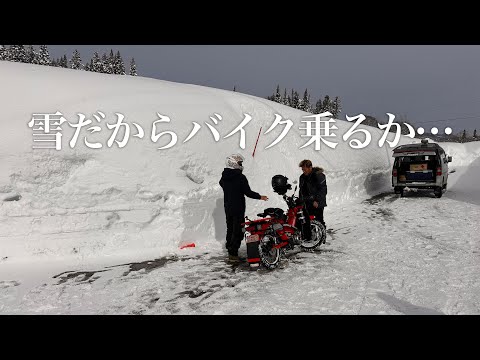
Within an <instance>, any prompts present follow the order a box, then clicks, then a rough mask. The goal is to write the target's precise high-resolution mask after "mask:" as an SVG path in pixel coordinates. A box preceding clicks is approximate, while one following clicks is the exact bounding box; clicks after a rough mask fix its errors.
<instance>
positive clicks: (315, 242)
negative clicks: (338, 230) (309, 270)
mask: <svg viewBox="0 0 480 360" xmlns="http://www.w3.org/2000/svg"><path fill="white" fill-rule="evenodd" d="M310 228H311V229H312V238H313V239H312V240H309V241H306V240H302V242H301V243H300V247H302V249H304V250H313V249H315V248H317V247H318V246H320V245H321V244H322V243H324V242H325V238H326V236H327V232H326V229H325V227H324V226H323V225H322V224H321V223H320V222H318V221H317V220H311V221H310Z"/></svg>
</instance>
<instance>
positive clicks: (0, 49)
mask: <svg viewBox="0 0 480 360" xmlns="http://www.w3.org/2000/svg"><path fill="white" fill-rule="evenodd" d="M6 57H7V49H6V48H5V45H0V61H1V60H7V59H6Z"/></svg>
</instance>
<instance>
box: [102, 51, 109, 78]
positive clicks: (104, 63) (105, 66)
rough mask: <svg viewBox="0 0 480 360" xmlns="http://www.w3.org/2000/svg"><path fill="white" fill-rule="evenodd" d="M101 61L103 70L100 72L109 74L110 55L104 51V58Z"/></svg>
mask: <svg viewBox="0 0 480 360" xmlns="http://www.w3.org/2000/svg"><path fill="white" fill-rule="evenodd" d="M100 62H101V63H102V67H101V69H102V70H101V71H100V72H102V73H104V74H108V70H109V69H108V68H109V65H108V57H107V54H106V53H103V55H102V60H101V61H100Z"/></svg>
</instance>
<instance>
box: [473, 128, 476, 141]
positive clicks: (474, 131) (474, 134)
mask: <svg viewBox="0 0 480 360" xmlns="http://www.w3.org/2000/svg"><path fill="white" fill-rule="evenodd" d="M473 140H477V129H475V130H473Z"/></svg>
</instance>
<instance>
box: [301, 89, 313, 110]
mask: <svg viewBox="0 0 480 360" xmlns="http://www.w3.org/2000/svg"><path fill="white" fill-rule="evenodd" d="M299 106H300V110H303V111H306V112H311V111H312V107H311V105H310V94H309V93H308V89H305V92H304V93H303V99H302V101H301V105H299Z"/></svg>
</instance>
